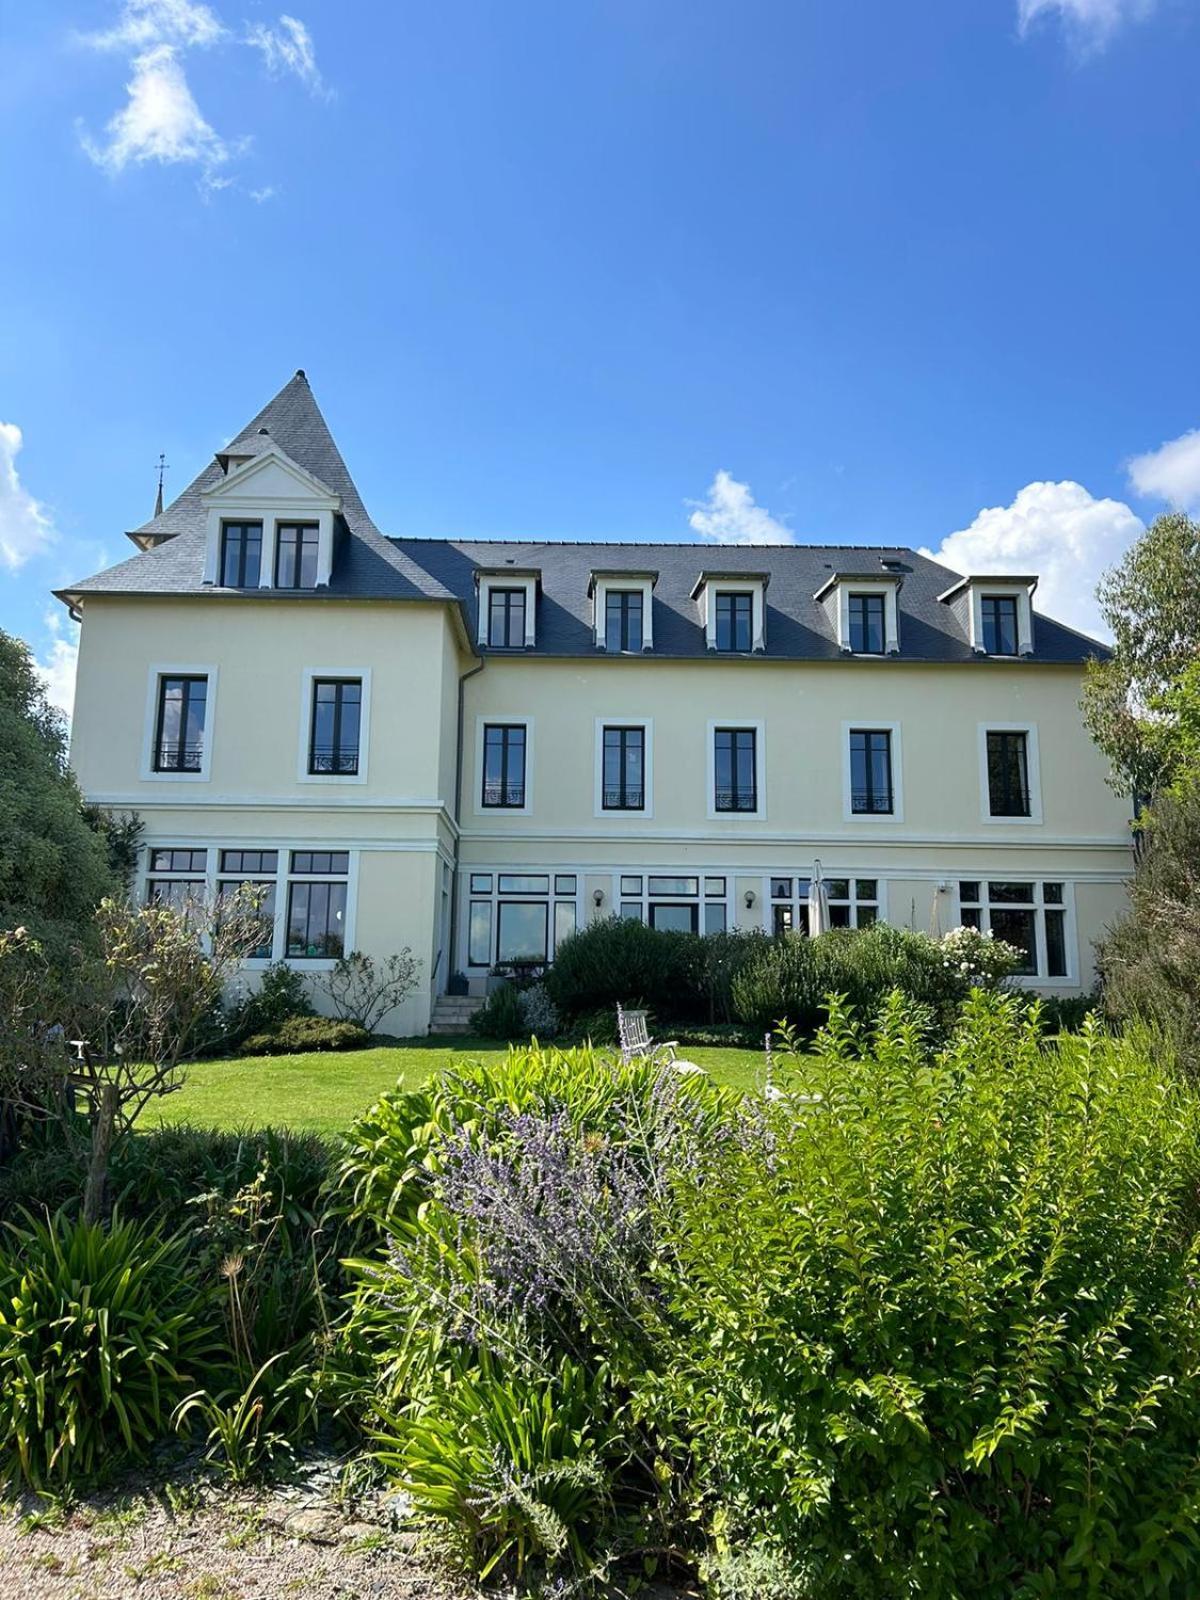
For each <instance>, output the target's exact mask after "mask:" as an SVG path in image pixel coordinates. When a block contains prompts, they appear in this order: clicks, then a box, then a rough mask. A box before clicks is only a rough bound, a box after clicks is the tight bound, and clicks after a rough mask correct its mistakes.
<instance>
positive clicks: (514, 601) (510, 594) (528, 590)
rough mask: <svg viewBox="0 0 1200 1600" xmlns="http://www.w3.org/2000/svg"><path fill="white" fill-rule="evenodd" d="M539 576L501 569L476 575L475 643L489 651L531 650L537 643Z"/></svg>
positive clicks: (528, 572) (534, 573) (529, 571)
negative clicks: (477, 623)
mask: <svg viewBox="0 0 1200 1600" xmlns="http://www.w3.org/2000/svg"><path fill="white" fill-rule="evenodd" d="M540 577H541V574H540V573H539V572H536V571H532V570H523V571H520V572H518V571H517V570H516V568H515V567H514V568H503V569H501V570H499V571H495V572H477V573H476V574H475V582H476V584H477V585H478V588H479V627H478V630H477V634H476V643H478V644H481V645H486V646H487V648H488V649H489V650H532V649H533V647H534V645H535V644H536V643H537V591H538V583H539V580H540Z"/></svg>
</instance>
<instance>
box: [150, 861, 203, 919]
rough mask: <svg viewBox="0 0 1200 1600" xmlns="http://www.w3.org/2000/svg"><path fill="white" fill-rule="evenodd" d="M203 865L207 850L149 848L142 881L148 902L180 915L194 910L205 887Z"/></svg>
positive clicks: (198, 906) (196, 909) (197, 907)
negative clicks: (145, 876) (143, 881)
mask: <svg viewBox="0 0 1200 1600" xmlns="http://www.w3.org/2000/svg"><path fill="white" fill-rule="evenodd" d="M207 867H208V851H207V850H192V849H188V848H184V849H182V850H178V849H172V850H151V852H150V875H149V877H148V878H147V880H146V899H147V901H148V903H149V904H150V905H155V906H170V908H171V910H172V911H178V912H180V913H181V914H183V915H187V914H188V913H189V912H191V911H198V910H199V908H200V907H201V905H202V904H203V902H204V897H205V894H206V892H207V889H208V881H207V878H206V876H205V873H206V871H207Z"/></svg>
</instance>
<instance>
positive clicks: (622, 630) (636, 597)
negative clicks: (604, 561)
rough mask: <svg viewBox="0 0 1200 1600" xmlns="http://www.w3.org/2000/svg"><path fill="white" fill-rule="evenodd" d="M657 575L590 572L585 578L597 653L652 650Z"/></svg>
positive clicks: (620, 653) (627, 653) (652, 573)
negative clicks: (590, 603)
mask: <svg viewBox="0 0 1200 1600" xmlns="http://www.w3.org/2000/svg"><path fill="white" fill-rule="evenodd" d="M657 580H658V573H657V572H619V571H615V570H610V571H607V572H605V571H593V572H592V573H591V575H590V577H589V578H588V594H589V595H590V596H591V601H592V632H593V637H594V640H595V645H596V648H597V650H606V651H607V652H608V654H609V655H614V656H616V655H638V654H640V653H641V652H642V651H645V650H651V649H653V648H654V585H655V583H656V582H657Z"/></svg>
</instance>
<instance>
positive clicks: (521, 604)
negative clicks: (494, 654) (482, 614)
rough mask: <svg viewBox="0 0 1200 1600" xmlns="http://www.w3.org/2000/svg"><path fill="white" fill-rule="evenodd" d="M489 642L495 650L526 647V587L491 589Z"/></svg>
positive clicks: (489, 596) (489, 599)
mask: <svg viewBox="0 0 1200 1600" xmlns="http://www.w3.org/2000/svg"><path fill="white" fill-rule="evenodd" d="M487 642H488V644H489V645H491V647H492V649H493V650H523V649H524V648H525V591H524V589H492V590H490V591H489V593H488V638H487Z"/></svg>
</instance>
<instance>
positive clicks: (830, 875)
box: [758, 723, 970, 936]
mask: <svg viewBox="0 0 1200 1600" xmlns="http://www.w3.org/2000/svg"><path fill="white" fill-rule="evenodd" d="M855 726H856V727H857V726H858V724H857V723H856V724H855ZM893 870H894V869H893ZM821 877H822V878H823V879H824V881H825V882H826V883H828V882H829V881H830V880H831V879H837V878H845V879H847V880H848V881H849V883H850V885H851V893H850V897H849V900H848V901H840V902H839V904H842V905H846V904H848V905H849V906H850V908H851V910H850V926H851V927H852V928H857V927H858V908H859V906H860V905H864V906H871V905H873V906H874V907H875V920H876V922H887V921H888V880H887V879H886V878H885V877H884V876H883V875H882V874H881V873H879V872H875V871H872V869H871V868H869V867H867V868H864V869H862V870H861V871H860V870H859V869H857V868H854V867H834V868H833V869H832V870H831V871H826V869H825V868H824V867H822V868H821ZM773 878H790V879H791V880H792V888H793V892H792V894H791V895H790V896H789V898H788V899H786V900H774V899H772V897H771V880H772V879H773ZM802 878H808V879H810V880H811V878H812V865H811V863H810V864H809V865H808V866H807V867H791V868H789V869H787V870H786V871H781V872H767V873H764V874H763V877H762V888H761V890H760V892H759V897H758V899H759V904H760V906H761V907H762V917H761V924H762V931H763V932H764V933H766V934H769V935H771V936H774V932H775V907H776V906H790V907H791V908H792V912H793V914H795V913H797V912H799V910H800V908H801V907H802V906H806V905H807V904H808V899H807V896H801V895H799V894H797V893H796V892H795V885H796V883H797V881H798V880H800V879H802ZM860 878H861V879H866V880H867V881H870V882H874V884H875V899H874V900H860V899H859V896H858V894H857V892H856V885H857V884H858V881H859V879H860ZM968 881H970V880H968Z"/></svg>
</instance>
